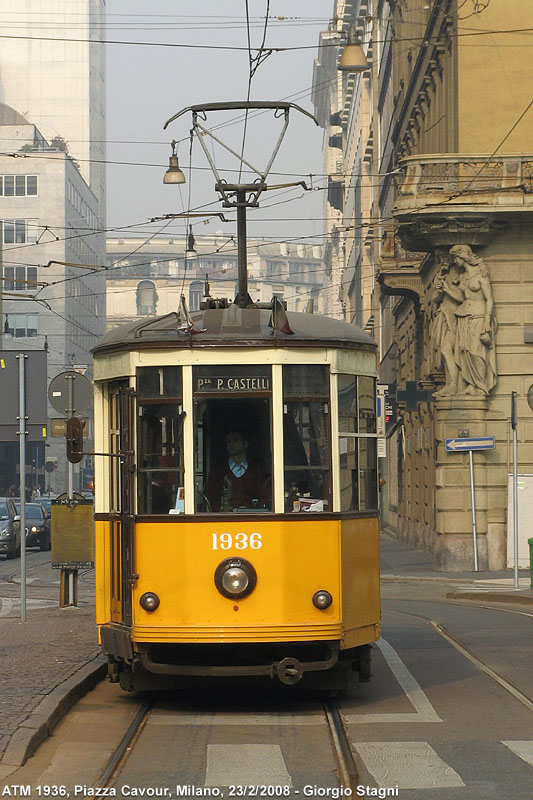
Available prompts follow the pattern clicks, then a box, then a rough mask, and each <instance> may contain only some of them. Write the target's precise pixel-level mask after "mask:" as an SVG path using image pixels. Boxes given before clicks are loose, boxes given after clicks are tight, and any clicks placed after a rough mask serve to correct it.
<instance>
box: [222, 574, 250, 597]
mask: <svg viewBox="0 0 533 800" xmlns="http://www.w3.org/2000/svg"><path fill="white" fill-rule="evenodd" d="M249 582H250V580H249V578H248V575H247V574H246V572H245V571H244V570H243V569H241V567H230V569H227V570H226V571H225V573H224V574H223V576H222V586H223V587H224V589H225V590H226V591H227V592H229V594H231V595H236V594H242V593H243V592H245V591H246V589H247V588H248V584H249Z"/></svg>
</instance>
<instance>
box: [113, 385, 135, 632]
mask: <svg viewBox="0 0 533 800" xmlns="http://www.w3.org/2000/svg"><path fill="white" fill-rule="evenodd" d="M134 418H135V417H134V392H133V390H132V389H130V387H129V386H128V382H127V381H117V382H116V383H112V384H110V386H109V453H110V456H111V457H110V459H109V460H110V465H109V475H110V486H109V501H110V504H109V509H110V528H111V531H110V533H111V536H110V540H111V541H110V546H111V553H110V560H111V620H112V621H113V622H120V623H122V624H124V625H131V588H132V581H133V580H134V572H135V568H134V551H133V547H134V543H133V519H134V518H133V512H134V508H133V497H134V494H133V475H134V465H133V421H134Z"/></svg>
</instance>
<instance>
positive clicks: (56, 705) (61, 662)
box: [0, 531, 533, 787]
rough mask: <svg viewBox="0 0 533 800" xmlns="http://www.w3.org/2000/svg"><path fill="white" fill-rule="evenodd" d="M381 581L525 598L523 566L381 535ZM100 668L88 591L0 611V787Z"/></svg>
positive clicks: (471, 595) (457, 595)
mask: <svg viewBox="0 0 533 800" xmlns="http://www.w3.org/2000/svg"><path fill="white" fill-rule="evenodd" d="M381 569H382V583H383V584H384V585H385V584H387V583H391V582H394V581H397V582H404V583H409V582H413V583H421V582H425V581H428V582H433V583H434V584H435V585H439V586H441V587H442V589H443V590H444V596H445V597H447V598H453V599H476V600H480V599H481V600H487V601H488V600H490V601H492V602H507V603H509V602H512V603H529V604H533V591H532V590H531V589H530V588H529V571H527V570H520V588H519V589H518V590H515V589H514V588H513V586H514V575H513V572H512V570H507V571H504V572H468V573H456V572H454V573H442V572H438V573H437V572H434V570H433V564H432V560H431V557H430V555H429V554H428V553H425V552H422V551H421V550H416V549H414V548H412V547H408V546H407V545H406V544H404V543H402V542H399V541H397V540H396V539H394V538H393V537H392V536H391V535H389V534H387V532H386V531H384V532H383V533H382V535H381ZM37 583H38V582H36V583H34V584H33V586H34V587H36V585H37ZM105 674H106V663H105V659H104V658H103V657H102V656H101V655H100V650H99V647H98V645H97V639H96V625H95V620H94V592H93V591H92V592H91V594H90V595H89V594H87V597H86V599H85V601H84V602H83V603H82V604H81V605H80V607H79V608H70V609H63V610H62V609H60V608H59V607H58V605H56V604H55V603H52V604H51V603H48V607H45V608H31V607H30V608H29V609H28V614H27V622H24V623H22V622H20V621H19V618H16V617H15V616H14V614H11V613H10V614H9V616H1V614H0V787H1V785H2V782H3V781H4V780H6V779H7V777H8V776H9V775H10V774H11V773H12V772H14V771H15V769H16V768H17V767H18V766H21V765H22V764H24V763H25V761H26V760H27V759H28V758H29V757H30V756H31V755H32V754H33V753H34V752H35V750H36V749H37V747H38V746H39V744H40V743H41V742H42V741H43V740H44V739H46V737H47V736H49V735H50V733H51V731H52V730H53V728H54V727H55V726H56V725H57V723H58V722H59V721H60V719H61V718H62V717H63V716H64V715H65V714H66V713H67V712H68V710H69V709H70V708H72V706H73V705H74V704H75V703H76V701H77V700H78V699H79V698H80V697H82V696H83V695H84V694H85V693H86V692H88V691H89V690H90V689H91V688H92V687H93V686H94V685H95V684H96V683H97V682H98V681H99V680H101V679H102V678H103V677H104V676H105Z"/></svg>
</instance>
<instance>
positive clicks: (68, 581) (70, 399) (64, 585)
mask: <svg viewBox="0 0 533 800" xmlns="http://www.w3.org/2000/svg"><path fill="white" fill-rule="evenodd" d="M66 379H67V381H68V384H67V416H68V418H69V419H70V417H72V416H74V412H75V410H76V409H75V407H74V379H75V375H67V376H66ZM67 494H68V499H69V501H70V500H72V501H73V500H74V464H72V463H71V462H70V461H69V462H68V489H67ZM77 585H78V570H77V569H62V570H61V588H60V600H59V605H60V607H61V608H65V607H67V606H76V605H77V601H76V595H77Z"/></svg>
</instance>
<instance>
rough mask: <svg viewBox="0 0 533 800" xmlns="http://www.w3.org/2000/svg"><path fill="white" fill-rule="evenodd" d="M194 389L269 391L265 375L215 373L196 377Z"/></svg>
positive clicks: (204, 390) (210, 390)
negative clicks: (211, 375)
mask: <svg viewBox="0 0 533 800" xmlns="http://www.w3.org/2000/svg"><path fill="white" fill-rule="evenodd" d="M196 391H197V392H199V393H201V392H269V391H270V378H269V377H267V376H265V375H258V376H255V377H252V376H249V375H240V376H239V375H217V376H216V377H208V376H206V377H202V378H200V377H197V378H196Z"/></svg>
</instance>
